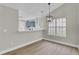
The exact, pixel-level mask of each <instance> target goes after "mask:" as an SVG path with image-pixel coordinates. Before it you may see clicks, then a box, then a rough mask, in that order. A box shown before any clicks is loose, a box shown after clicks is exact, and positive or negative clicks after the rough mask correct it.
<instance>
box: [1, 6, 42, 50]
mask: <svg viewBox="0 0 79 59" xmlns="http://www.w3.org/2000/svg"><path fill="white" fill-rule="evenodd" d="M4 29H7V32H4V31H5V30H4ZM3 30H4V31H3ZM17 30H18V11H17V10H14V9H11V8H8V7H5V6H1V5H0V50H1V51H3V50H6V49H9V48H13V47H16V46H18V45H21V44H25V43H28V42H31V41H33V40H37V39H40V38H42V31H34V32H18V31H17Z"/></svg>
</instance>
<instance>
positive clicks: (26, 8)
mask: <svg viewBox="0 0 79 59" xmlns="http://www.w3.org/2000/svg"><path fill="white" fill-rule="evenodd" d="M2 5H4V6H8V7H10V8H13V9H16V10H18V11H19V16H20V17H24V18H27V19H28V18H35V17H41V16H45V15H47V14H48V12H49V9H48V8H49V7H48V4H47V3H2ZM61 5H62V3H51V6H50V7H51V8H50V10H51V11H53V10H55V9H56V8H58V7H59V6H61Z"/></svg>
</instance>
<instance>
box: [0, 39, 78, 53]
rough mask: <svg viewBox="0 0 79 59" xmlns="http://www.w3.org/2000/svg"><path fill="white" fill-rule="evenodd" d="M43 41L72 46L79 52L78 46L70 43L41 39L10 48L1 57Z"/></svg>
mask: <svg viewBox="0 0 79 59" xmlns="http://www.w3.org/2000/svg"><path fill="white" fill-rule="evenodd" d="M41 40H47V41H50V42H55V43H58V44H62V45H66V46H70V47H74V48H78V50H79V47H78V46H77V45H73V44H69V43H65V42H60V41H56V40H49V39H47V38H41V39H37V40H34V41H32V42H29V43H25V44H22V45H19V46H17V47H13V48H9V49H7V50H5V51H1V52H0V55H3V54H5V53H8V52H11V51H14V50H16V49H19V48H22V47H24V46H28V45H31V44H33V43H36V42H38V41H41Z"/></svg>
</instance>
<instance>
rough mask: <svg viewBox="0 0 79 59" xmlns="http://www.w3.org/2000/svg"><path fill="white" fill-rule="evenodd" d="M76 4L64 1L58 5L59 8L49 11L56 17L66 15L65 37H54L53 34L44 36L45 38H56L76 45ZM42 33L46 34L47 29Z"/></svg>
mask: <svg viewBox="0 0 79 59" xmlns="http://www.w3.org/2000/svg"><path fill="white" fill-rule="evenodd" d="M77 6H79V5H77V4H75V3H71V4H70V3H69V4H68V3H66V4H63V5H62V6H60V7H59V8H57V9H55V10H54V11H52V12H51V14H52V15H53V16H54V17H56V18H58V17H66V19H67V37H66V39H63V38H60V37H54V36H48V35H46V36H44V37H45V38H48V39H51V40H57V41H60V42H65V43H69V44H74V45H78V41H79V39H78V36H77V32H78V28H77V27H78V17H79V16H77V15H78V14H77V13H78V12H79V10H78V9H77ZM44 33H45V34H46V33H47V31H44Z"/></svg>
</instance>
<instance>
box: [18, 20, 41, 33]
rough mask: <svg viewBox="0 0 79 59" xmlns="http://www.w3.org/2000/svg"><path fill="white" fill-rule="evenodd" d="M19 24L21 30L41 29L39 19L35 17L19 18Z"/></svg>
mask: <svg viewBox="0 0 79 59" xmlns="http://www.w3.org/2000/svg"><path fill="white" fill-rule="evenodd" d="M18 26H19V31H20V32H22V31H29V30H38V29H40V26H39V21H38V20H35V19H31V20H24V19H19V25H18Z"/></svg>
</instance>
